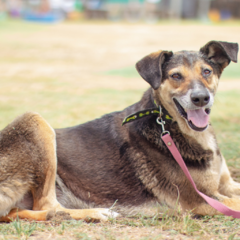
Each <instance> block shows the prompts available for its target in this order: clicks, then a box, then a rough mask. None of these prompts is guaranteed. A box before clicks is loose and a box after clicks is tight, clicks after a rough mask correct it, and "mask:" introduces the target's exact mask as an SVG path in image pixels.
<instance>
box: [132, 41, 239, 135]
mask: <svg viewBox="0 0 240 240" xmlns="http://www.w3.org/2000/svg"><path fill="white" fill-rule="evenodd" d="M237 53H238V44H237V43H228V42H218V41H211V42H208V43H207V44H206V45H205V46H204V47H202V48H201V49H200V50H199V51H198V52H195V51H180V52H176V53H173V52H168V51H159V52H155V53H152V54H150V55H148V56H146V57H144V58H143V59H142V60H140V61H139V62H138V63H137V64H136V68H137V70H138V72H139V74H140V75H141V76H142V78H143V79H144V80H146V81H147V82H148V83H149V84H150V85H151V87H152V88H153V90H154V97H155V100H156V101H157V102H158V103H160V102H161V104H162V105H163V106H164V107H165V108H166V109H167V110H168V112H169V114H170V115H171V116H172V117H173V118H174V120H175V121H177V122H178V124H179V126H180V128H181V129H182V130H185V129H186V127H188V128H190V129H193V130H194V131H203V130H205V129H206V128H207V127H208V120H209V114H210V110H211V107H212V105H213V102H214V96H215V93H216V90H217V86H218V81H219V78H220V76H221V73H222V71H223V69H224V68H225V67H226V66H227V65H228V64H229V63H230V62H231V61H233V62H237Z"/></svg>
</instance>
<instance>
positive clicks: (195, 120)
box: [173, 98, 211, 132]
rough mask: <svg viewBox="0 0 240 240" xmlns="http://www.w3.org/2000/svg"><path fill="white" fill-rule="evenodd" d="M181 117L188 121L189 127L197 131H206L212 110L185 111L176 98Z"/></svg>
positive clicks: (175, 101)
mask: <svg viewBox="0 0 240 240" xmlns="http://www.w3.org/2000/svg"><path fill="white" fill-rule="evenodd" d="M173 101H174V103H175V104H176V106H177V109H178V112H179V113H180V115H181V116H182V117H183V118H185V119H186V120H187V123H188V125H189V126H190V127H191V128H192V129H193V130H195V131H199V132H201V131H204V130H205V129H206V128H207V127H208V121H209V114H210V112H211V109H210V108H198V109H195V110H187V111H185V110H184V108H183V107H182V106H181V104H180V103H179V102H178V101H177V100H176V99H175V98H174V99H173Z"/></svg>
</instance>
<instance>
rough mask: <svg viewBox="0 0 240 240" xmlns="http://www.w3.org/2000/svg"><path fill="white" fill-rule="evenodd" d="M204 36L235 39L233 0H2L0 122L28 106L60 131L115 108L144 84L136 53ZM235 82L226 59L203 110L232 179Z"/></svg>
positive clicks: (238, 99) (237, 25) (192, 45)
mask: <svg viewBox="0 0 240 240" xmlns="http://www.w3.org/2000/svg"><path fill="white" fill-rule="evenodd" d="M211 40H221V41H229V42H238V43H240V0H212V1H210V0H41V1H40V0H0V128H3V127H5V126H6V125H7V124H8V123H9V122H10V121H12V120H13V119H14V118H15V117H16V116H18V115H20V114H22V113H24V112H26V111H35V112H39V113H40V114H41V115H42V116H43V117H44V118H45V119H46V120H47V121H48V122H49V123H50V124H51V125H52V126H53V127H54V128H62V127H68V126H73V125H76V124H79V123H83V122H85V121H89V120H91V119H93V118H96V117H100V116H101V115H103V114H106V113H108V112H113V111H118V110H122V109H124V108H125V107H127V106H129V105H131V104H133V103H135V102H137V101H139V100H140V98H141V96H142V94H143V92H144V91H145V90H146V89H147V88H148V87H149V86H148V84H147V83H146V82H145V81H144V80H142V79H141V77H140V76H139V75H138V73H137V71H136V70H135V63H136V62H137V61H138V60H140V59H141V58H142V57H144V56H145V55H147V54H149V53H151V52H154V51H158V50H160V49H161V50H173V51H179V50H195V51H197V50H199V49H200V47H202V46H203V45H205V44H206V43H207V42H208V41H211ZM239 80H240V66H239V63H237V64H236V63H231V64H230V65H229V66H228V67H227V68H226V69H225V70H224V73H223V75H222V77H221V80H220V84H219V91H218V93H217V95H216V98H215V104H214V107H213V109H212V113H211V122H212V124H213V126H214V128H215V131H216V135H217V139H218V141H219V144H220V149H221V150H222V152H223V153H224V155H225V157H226V159H227V160H228V164H229V165H230V166H231V167H232V168H231V170H232V172H233V174H234V176H235V177H236V178H240V174H239V172H238V171H237V170H236V168H240V81H239Z"/></svg>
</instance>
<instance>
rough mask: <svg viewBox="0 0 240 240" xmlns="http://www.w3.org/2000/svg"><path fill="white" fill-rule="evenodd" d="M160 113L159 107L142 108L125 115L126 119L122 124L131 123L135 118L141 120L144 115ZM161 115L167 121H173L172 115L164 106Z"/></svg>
mask: <svg viewBox="0 0 240 240" xmlns="http://www.w3.org/2000/svg"><path fill="white" fill-rule="evenodd" d="M159 114H160V110H159V107H155V108H149V109H145V110H141V111H138V112H135V113H133V114H131V115H129V116H127V117H125V119H124V120H123V122H122V126H123V125H124V124H126V123H130V122H133V121H135V120H139V119H141V118H143V117H147V116H151V115H159ZM160 117H161V118H162V119H163V120H164V121H166V122H171V121H172V117H171V116H170V115H169V113H168V112H167V110H165V109H164V108H162V111H161V116H160Z"/></svg>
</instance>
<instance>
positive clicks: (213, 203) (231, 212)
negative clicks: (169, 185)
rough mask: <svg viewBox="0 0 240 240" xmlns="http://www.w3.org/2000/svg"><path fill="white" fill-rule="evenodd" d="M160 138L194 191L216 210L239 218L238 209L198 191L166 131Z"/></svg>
mask: <svg viewBox="0 0 240 240" xmlns="http://www.w3.org/2000/svg"><path fill="white" fill-rule="evenodd" d="M162 140H163V141H164V143H165V144H166V146H167V147H168V149H169V151H170V152H171V153H172V155H173V157H174V158H175V160H176V161H177V163H178V164H179V166H180V167H181V169H182V170H183V172H184V174H185V175H186V177H187V178H188V180H189V181H190V183H191V184H192V186H193V187H194V189H195V191H196V192H197V193H198V194H199V195H200V196H201V197H202V198H203V199H204V200H205V201H206V202H207V203H208V204H209V205H210V206H212V207H213V208H215V209H216V210H218V211H219V212H221V213H223V214H225V215H227V216H232V217H234V218H240V211H235V210H232V209H230V208H228V207H227V206H225V205H224V204H222V203H220V202H219V201H217V200H215V199H212V198H210V197H208V196H207V195H205V194H203V193H202V192H200V191H199V190H198V189H197V187H196V184H195V183H194V181H193V179H192V177H191V175H190V173H189V171H188V169H187V166H186V164H185V162H184V161H183V159H182V156H181V154H180V153H179V151H178V149H177V147H176V145H175V143H174V142H173V140H172V138H171V137H170V135H169V134H168V133H167V134H165V135H164V136H162Z"/></svg>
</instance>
